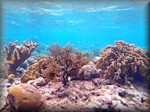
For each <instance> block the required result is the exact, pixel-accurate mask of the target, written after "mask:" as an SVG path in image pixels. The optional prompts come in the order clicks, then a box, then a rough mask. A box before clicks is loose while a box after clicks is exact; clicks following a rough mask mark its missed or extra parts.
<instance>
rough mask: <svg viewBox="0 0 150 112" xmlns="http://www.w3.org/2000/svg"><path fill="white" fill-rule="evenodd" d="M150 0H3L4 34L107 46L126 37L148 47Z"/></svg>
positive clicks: (46, 42) (86, 46)
mask: <svg viewBox="0 0 150 112" xmlns="http://www.w3.org/2000/svg"><path fill="white" fill-rule="evenodd" d="M147 3H148V0H146V1H144V0H140V1H138V0H130V1H128V0H126V2H125V1H124V2H123V0H122V1H120V2H119V1H116V2H113V1H110V0H105V1H104V0H94V1H92V0H89V1H87V0H80V1H79V0H76V1H75V0H74V1H73V0H68V1H66V0H61V1H60V0H59V1H58V0H57V1H52V0H51V1H42V0H41V1H38V2H34V1H32V2H25V1H24V2H23V1H22V2H19V1H15V2H14V1H13V2H11V1H3V2H2V4H3V5H2V6H3V38H4V40H5V43H6V44H7V43H8V42H10V41H14V40H18V41H19V42H20V43H21V42H22V41H23V40H34V41H37V42H38V43H39V44H42V45H44V46H49V44H51V43H59V44H60V45H62V46H64V45H66V44H72V45H73V46H74V47H75V48H77V49H80V50H88V51H90V50H93V49H95V48H98V49H103V48H105V47H106V46H107V45H114V42H115V41H116V40H124V41H125V42H127V43H132V44H135V45H137V46H139V47H141V48H142V49H147V13H146V10H147V9H146V6H147Z"/></svg>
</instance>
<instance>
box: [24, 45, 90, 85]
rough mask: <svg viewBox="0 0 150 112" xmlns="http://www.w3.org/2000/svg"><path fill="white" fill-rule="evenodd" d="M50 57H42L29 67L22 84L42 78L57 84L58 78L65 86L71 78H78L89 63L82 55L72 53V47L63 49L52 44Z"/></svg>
mask: <svg viewBox="0 0 150 112" xmlns="http://www.w3.org/2000/svg"><path fill="white" fill-rule="evenodd" d="M49 51H50V55H49V56H47V57H42V58H41V59H39V60H38V62H37V63H35V64H33V65H32V66H30V67H29V69H28V70H27V71H26V72H25V73H24V75H23V76H22V78H21V82H27V81H28V80H29V79H36V78H38V77H39V76H42V77H43V78H44V79H45V80H46V81H47V82H49V81H52V82H56V81H57V77H59V78H62V82H63V84H64V85H66V84H67V82H68V78H69V76H70V77H71V78H74V77H78V72H79V70H80V68H81V67H82V66H83V65H85V64H87V63H88V62H89V61H88V59H86V58H83V57H82V53H81V52H79V51H77V52H76V53H72V47H71V46H66V47H64V48H63V47H61V46H59V45H58V44H52V45H51V46H50V47H49Z"/></svg>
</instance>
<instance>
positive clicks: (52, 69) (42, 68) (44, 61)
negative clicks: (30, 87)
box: [21, 56, 60, 83]
mask: <svg viewBox="0 0 150 112" xmlns="http://www.w3.org/2000/svg"><path fill="white" fill-rule="evenodd" d="M59 76H60V66H59V65H58V64H57V63H56V62H55V61H54V59H53V58H52V57H49V56H45V57H41V58H40V59H38V61H37V63H35V64H33V65H31V66H30V67H29V69H28V70H26V71H25V73H24V74H23V76H22V77H21V82H22V83H26V82H27V81H28V80H31V79H32V80H34V79H37V78H38V77H43V78H44V79H45V81H46V82H49V81H52V82H56V81H57V80H56V77H59Z"/></svg>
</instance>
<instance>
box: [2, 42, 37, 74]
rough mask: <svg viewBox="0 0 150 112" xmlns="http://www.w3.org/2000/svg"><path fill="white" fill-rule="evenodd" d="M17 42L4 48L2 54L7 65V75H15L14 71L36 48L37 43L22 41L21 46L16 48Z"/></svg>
mask: <svg viewBox="0 0 150 112" xmlns="http://www.w3.org/2000/svg"><path fill="white" fill-rule="evenodd" d="M17 43H18V41H15V42H11V43H10V44H9V47H8V46H4V54H5V57H6V62H5V63H6V64H7V65H8V74H11V73H13V74H16V69H17V67H18V66H20V65H21V64H22V63H23V62H24V61H25V60H26V59H27V58H29V57H30V55H31V53H32V51H33V50H34V49H35V48H36V47H37V45H38V44H37V43H34V42H27V41H24V42H23V45H20V46H17Z"/></svg>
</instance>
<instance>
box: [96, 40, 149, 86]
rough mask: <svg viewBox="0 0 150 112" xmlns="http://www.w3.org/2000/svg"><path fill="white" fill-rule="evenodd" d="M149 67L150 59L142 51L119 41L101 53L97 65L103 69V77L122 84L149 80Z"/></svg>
mask: <svg viewBox="0 0 150 112" xmlns="http://www.w3.org/2000/svg"><path fill="white" fill-rule="evenodd" d="M149 66H150V59H149V58H148V57H147V56H146V55H145V52H144V51H143V50H142V49H140V48H139V47H136V46H135V45H133V44H127V43H125V42H123V41H117V42H116V43H115V46H108V47H106V48H105V49H104V50H103V51H102V52H100V59H99V61H98V62H97V64H96V67H97V68H98V69H101V74H102V77H106V78H109V79H113V80H116V81H119V82H121V83H127V81H135V80H136V81H140V82H143V81H145V80H147V79H149V74H148V73H149V72H148V71H149Z"/></svg>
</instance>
